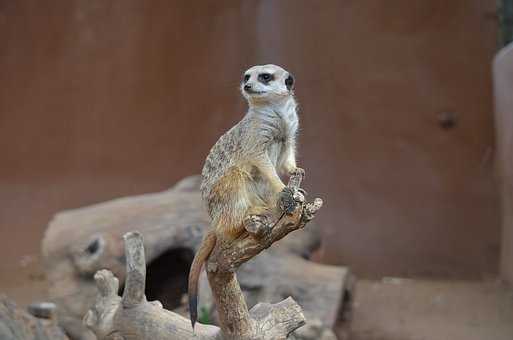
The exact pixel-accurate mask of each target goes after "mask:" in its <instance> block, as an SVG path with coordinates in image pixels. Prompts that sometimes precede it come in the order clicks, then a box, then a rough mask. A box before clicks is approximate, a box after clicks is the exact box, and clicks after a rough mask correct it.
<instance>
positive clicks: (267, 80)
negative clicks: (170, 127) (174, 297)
mask: <svg viewBox="0 0 513 340" xmlns="http://www.w3.org/2000/svg"><path fill="white" fill-rule="evenodd" d="M293 87H294V78H293V77H292V75H291V74H290V73H289V72H287V71H286V70H284V69H283V68H281V67H279V66H276V65H262V66H253V67H251V68H250V69H248V70H247V71H246V72H244V76H243V79H242V82H241V85H240V90H241V92H242V95H243V96H244V98H245V99H246V100H247V102H248V105H249V110H248V112H247V113H246V115H245V116H244V118H243V119H242V120H241V121H240V122H239V123H237V124H236V125H235V126H234V127H232V128H231V129H230V130H229V131H228V132H226V133H225V134H224V135H223V136H221V138H219V140H218V141H217V143H216V144H215V145H214V147H213V148H212V149H211V150H210V153H209V155H208V157H207V159H206V161H205V165H204V167H203V171H202V177H203V178H202V183H201V194H202V198H203V200H204V201H205V203H206V206H207V209H208V212H209V214H210V217H211V218H212V230H211V231H210V232H208V233H207V235H206V236H205V239H204V240H203V243H202V244H201V246H200V248H199V250H198V252H197V253H196V256H195V257H194V260H193V262H192V265H191V270H190V273H189V312H190V315H191V322H192V327H193V328H194V324H195V323H196V320H197V302H198V279H199V275H200V271H201V267H202V265H203V263H204V262H205V261H206V260H207V259H208V257H209V255H210V253H211V252H212V249H213V248H214V246H215V244H216V242H223V241H228V242H229V241H231V240H234V239H235V238H237V237H238V236H239V235H240V234H241V233H242V232H244V230H245V224H246V225H247V224H248V221H250V220H251V219H252V218H255V217H258V216H262V215H264V216H269V215H271V214H276V213H277V212H279V210H280V209H281V208H280V207H279V206H278V205H281V204H277V202H279V201H280V198H285V196H286V195H287V194H289V195H290V192H288V191H287V190H286V189H285V188H286V186H285V184H284V183H283V182H282V180H281V179H280V176H279V175H280V174H283V175H290V174H292V173H294V172H300V173H303V170H302V169H300V168H297V166H296V135H297V131H298V116H297V103H296V100H295V99H294V91H293ZM284 189H285V190H284ZM245 222H246V223H245Z"/></svg>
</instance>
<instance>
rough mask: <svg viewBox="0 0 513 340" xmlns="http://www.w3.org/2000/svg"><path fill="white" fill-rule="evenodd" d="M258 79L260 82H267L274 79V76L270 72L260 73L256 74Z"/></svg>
mask: <svg viewBox="0 0 513 340" xmlns="http://www.w3.org/2000/svg"><path fill="white" fill-rule="evenodd" d="M258 80H260V81H261V82H262V83H264V84H267V83H269V82H270V81H271V80H274V76H273V75H272V74H270V73H260V74H259V75H258Z"/></svg>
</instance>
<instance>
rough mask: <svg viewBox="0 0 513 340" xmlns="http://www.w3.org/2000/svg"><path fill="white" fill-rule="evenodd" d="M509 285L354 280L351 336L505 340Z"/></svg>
mask: <svg viewBox="0 0 513 340" xmlns="http://www.w3.org/2000/svg"><path fill="white" fill-rule="evenodd" d="M512 320H513V290H512V289H508V288H507V287H505V286H503V285H501V284H499V283H496V282H484V283H483V282H464V281H423V280H403V279H385V280H383V281H366V280H363V281H359V282H358V283H357V285H356V296H355V300H354V309H353V320H352V325H351V328H352V330H351V336H350V339H351V340H511V339H513V321H512Z"/></svg>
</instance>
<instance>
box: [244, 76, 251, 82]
mask: <svg viewBox="0 0 513 340" xmlns="http://www.w3.org/2000/svg"><path fill="white" fill-rule="evenodd" d="M249 78H251V75H249V74H245V75H244V82H245V83H246V82H247V81H248V80H249Z"/></svg>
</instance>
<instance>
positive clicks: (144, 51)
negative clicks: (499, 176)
mask: <svg viewBox="0 0 513 340" xmlns="http://www.w3.org/2000/svg"><path fill="white" fill-rule="evenodd" d="M494 5H495V2H494V1H493V0H454V1H450V2H448V1H443V0H435V1H414V2H412V1H407V0H397V1H393V2H389V1H370V0H369V1H353V0H343V1H327V0H325V1H322V2H320V1H319V2H315V1H307V0H304V1H297V0H289V1H271V0H268V1H223V2H212V3H205V2H199V1H197V2H195V1H117V2H114V1H99V0H96V1H91V0H73V1H70V0H66V1H64V0H62V1H60V0H59V1H52V2H41V1H28V0H27V1H16V2H13V1H4V2H1V3H0V41H1V42H2V48H1V50H0V77H1V84H2V87H1V90H0V154H1V155H2V164H1V167H0V186H1V188H2V189H1V190H0V199H1V200H2V204H1V205H0V239H1V240H2V242H1V243H2V249H1V253H2V254H3V256H4V258H6V257H8V258H16V257H17V256H20V254H23V253H26V252H35V251H36V250H35V249H36V247H37V246H38V242H39V240H40V237H41V235H42V232H43V230H44V227H45V224H46V222H47V221H48V220H49V218H50V217H51V216H52V214H53V213H54V212H56V211H58V210H61V209H65V208H72V207H77V206H82V205H85V204H90V203H93V202H97V201H102V200H106V199H110V198H113V197H117V196H122V195H131V194H137V193H142V192H148V191H156V190H160V189H163V188H166V187H168V186H170V185H172V184H173V183H174V182H175V181H176V180H178V179H180V178H181V177H183V176H186V175H189V174H192V173H197V172H199V171H200V169H201V166H202V161H203V159H204V157H205V155H206V153H207V152H208V150H209V148H210V146H211V145H212V144H213V143H214V142H215V140H216V139H217V138H218V136H219V135H220V134H221V133H222V132H223V131H224V130H226V129H227V128H229V127H230V126H231V125H232V124H234V122H236V121H237V120H238V119H239V118H240V117H241V115H242V114H243V112H244V108H245V105H244V103H243V101H242V99H241V98H240V96H239V94H238V92H237V91H238V90H237V86H238V81H239V79H240V76H241V72H242V70H243V69H244V68H246V67H247V66H250V65H253V64H258V63H269V62H272V63H277V64H281V65H283V66H285V67H286V68H287V69H289V70H290V71H291V72H293V73H294V74H295V75H296V78H297V96H298V99H299V101H300V103H301V121H302V131H301V137H300V164H301V165H302V166H303V167H305V168H306V169H307V172H308V177H307V189H308V190H309V191H310V192H311V194H312V195H313V194H319V195H322V196H323V197H324V198H325V201H326V206H325V208H324V211H323V213H322V214H321V216H319V220H320V221H321V222H322V224H323V226H324V235H325V245H326V251H325V252H324V254H323V259H324V260H325V261H328V262H332V263H344V264H349V265H351V266H353V268H354V269H355V270H356V272H357V273H360V274H364V275H372V276H377V275H435V276H447V275H450V276H456V277H477V276H481V275H483V274H485V273H495V272H496V270H497V255H498V248H499V247H498V244H499V217H498V215H499V214H498V202H497V192H496V188H495V184H494V179H493V175H492V173H493V171H492V166H491V164H492V160H493V139H494V136H493V124H492V104H491V79H490V78H491V76H490V63H491V60H492V56H493V54H494V52H495V49H496V21H495V20H494V19H493V16H492V15H491V13H493V11H494ZM443 112H455V113H456V125H455V127H454V128H452V129H443V128H442V127H441V126H440V124H439V121H438V119H439V115H440V114H441V113H443ZM7 237H9V240H7V239H6V238H7ZM0 266H9V264H7V263H2V264H0Z"/></svg>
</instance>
